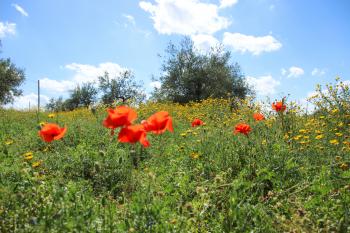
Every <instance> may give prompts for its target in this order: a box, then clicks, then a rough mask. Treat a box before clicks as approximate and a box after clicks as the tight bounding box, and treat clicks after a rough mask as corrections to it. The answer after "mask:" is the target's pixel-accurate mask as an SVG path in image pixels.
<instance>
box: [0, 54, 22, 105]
mask: <svg viewBox="0 0 350 233" xmlns="http://www.w3.org/2000/svg"><path fill="white" fill-rule="evenodd" d="M24 80H25V75H24V71H23V70H22V69H20V68H18V67H16V66H15V64H13V63H12V62H11V59H10V58H7V59H2V58H1V59H0V105H5V104H8V103H12V102H13V100H14V97H15V96H20V95H22V90H21V89H19V86H20V85H21V84H22V83H23V82H24Z"/></svg>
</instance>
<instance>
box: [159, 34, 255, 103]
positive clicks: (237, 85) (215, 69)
mask: <svg viewBox="0 0 350 233" xmlns="http://www.w3.org/2000/svg"><path fill="white" fill-rule="evenodd" d="M230 59H231V53H230V52H228V51H224V50H223V48H222V47H216V48H212V49H211V51H210V52H209V53H206V54H203V53H199V52H198V51H197V50H196V48H195V47H194V44H193V42H192V41H191V39H190V38H188V37H186V38H185V39H184V40H183V41H182V42H181V43H180V46H179V47H177V46H175V45H174V44H173V43H170V44H169V46H168V48H167V49H166V55H165V56H164V61H163V64H162V68H161V71H162V75H161V76H160V78H159V80H160V82H161V87H160V88H159V89H156V90H155V91H154V93H153V98H154V99H156V100H170V101H173V102H179V103H187V102H190V101H200V100H203V99H206V98H209V97H212V98H228V97H231V98H232V97H239V98H244V97H245V96H246V95H247V94H249V93H251V90H250V89H249V87H248V85H247V84H246V82H245V80H244V75H243V74H242V72H241V68H240V66H239V65H238V64H237V63H233V64H231V63H230Z"/></svg>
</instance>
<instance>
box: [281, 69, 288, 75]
mask: <svg viewBox="0 0 350 233" xmlns="http://www.w3.org/2000/svg"><path fill="white" fill-rule="evenodd" d="M281 74H282V75H283V76H284V75H286V74H287V70H286V69H284V68H282V69H281Z"/></svg>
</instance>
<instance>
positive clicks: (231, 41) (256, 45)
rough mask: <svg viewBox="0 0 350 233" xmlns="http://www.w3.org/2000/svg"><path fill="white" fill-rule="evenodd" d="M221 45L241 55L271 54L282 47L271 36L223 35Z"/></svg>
mask: <svg viewBox="0 0 350 233" xmlns="http://www.w3.org/2000/svg"><path fill="white" fill-rule="evenodd" d="M223 44H224V45H226V46H228V47H231V48H233V50H235V51H239V52H241V53H245V52H250V53H252V54H253V55H259V54H261V53H262V52H272V51H275V50H279V49H280V48H281V47H282V44H281V42H279V41H278V40H276V39H275V38H274V37H273V36H270V35H268V36H261V37H255V36H249V35H243V34H240V33H230V32H225V33H224V39H223Z"/></svg>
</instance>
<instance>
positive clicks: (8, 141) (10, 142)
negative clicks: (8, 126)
mask: <svg viewBox="0 0 350 233" xmlns="http://www.w3.org/2000/svg"><path fill="white" fill-rule="evenodd" d="M12 143H13V140H11V139H9V140H6V141H5V145H11V144H12Z"/></svg>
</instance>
